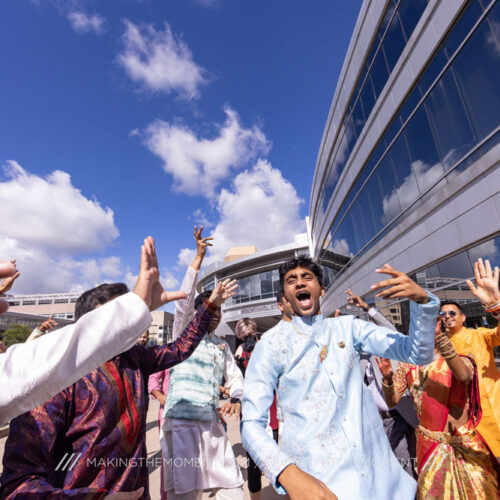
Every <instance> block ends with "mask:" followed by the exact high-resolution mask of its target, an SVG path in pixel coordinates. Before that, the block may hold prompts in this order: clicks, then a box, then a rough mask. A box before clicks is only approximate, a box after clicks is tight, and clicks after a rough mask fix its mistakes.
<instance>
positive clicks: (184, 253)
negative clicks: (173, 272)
mask: <svg viewBox="0 0 500 500" xmlns="http://www.w3.org/2000/svg"><path fill="white" fill-rule="evenodd" d="M195 256H196V250H195V249H194V248H181V250H180V251H179V255H178V257H177V265H178V266H179V267H182V268H186V267H188V266H189V264H191V262H193V260H194V258H195Z"/></svg>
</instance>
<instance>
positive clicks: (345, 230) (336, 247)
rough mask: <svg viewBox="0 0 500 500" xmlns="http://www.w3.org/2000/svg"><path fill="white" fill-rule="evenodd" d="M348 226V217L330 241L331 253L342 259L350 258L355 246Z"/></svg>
mask: <svg viewBox="0 0 500 500" xmlns="http://www.w3.org/2000/svg"><path fill="white" fill-rule="evenodd" d="M350 226H351V225H350V221H349V217H346V218H345V219H344V220H343V222H342V224H341V225H340V227H339V229H338V231H337V232H336V234H335V236H334V238H333V241H332V251H333V252H335V253H338V254H340V255H342V256H344V257H351V256H352V255H353V253H354V250H355V246H356V244H355V241H354V237H353V235H352V228H351V227H350Z"/></svg>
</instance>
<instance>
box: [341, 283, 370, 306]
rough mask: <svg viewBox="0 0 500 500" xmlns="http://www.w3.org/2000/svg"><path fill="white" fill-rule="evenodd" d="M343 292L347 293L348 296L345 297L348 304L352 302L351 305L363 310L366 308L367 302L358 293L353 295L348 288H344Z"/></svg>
mask: <svg viewBox="0 0 500 500" xmlns="http://www.w3.org/2000/svg"><path fill="white" fill-rule="evenodd" d="M344 293H346V294H347V295H349V298H348V299H347V303H348V304H352V305H353V306H356V307H360V308H361V309H363V310H364V311H367V310H368V304H367V303H366V302H365V301H364V300H363V299H362V298H361V297H360V296H359V295H355V294H354V293H353V292H352V290H351V289H350V288H348V289H347V290H345V292H344Z"/></svg>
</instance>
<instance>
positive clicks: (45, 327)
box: [38, 314, 59, 333]
mask: <svg viewBox="0 0 500 500" xmlns="http://www.w3.org/2000/svg"><path fill="white" fill-rule="evenodd" d="M53 317H54V315H53V314H51V315H50V316H49V319H48V320H47V321H44V322H43V323H42V324H41V325H40V326H39V327H38V329H39V330H40V331H41V332H42V333H47V332H48V331H49V330H51V329H52V328H54V327H56V326H57V325H58V324H59V323H57V322H56V321H54V320H53V319H52V318H53Z"/></svg>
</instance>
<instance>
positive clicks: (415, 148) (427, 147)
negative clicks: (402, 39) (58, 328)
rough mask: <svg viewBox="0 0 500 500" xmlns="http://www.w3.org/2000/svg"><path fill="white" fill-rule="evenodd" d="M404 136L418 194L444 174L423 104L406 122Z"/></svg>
mask: <svg viewBox="0 0 500 500" xmlns="http://www.w3.org/2000/svg"><path fill="white" fill-rule="evenodd" d="M405 137H406V141H407V143H408V149H409V152H410V158H411V166H412V169H413V171H414V172H415V177H416V179H417V184H418V187H419V190H420V194H423V193H424V192H425V191H426V190H427V189H429V188H430V187H431V186H433V185H434V184H436V183H437V182H438V181H439V179H440V178H441V177H442V176H443V174H444V170H443V166H442V165H441V162H440V160H439V155H438V152H437V148H436V144H435V142H434V138H433V136H432V132H431V126H430V123H429V120H428V119H427V114H426V112H425V106H421V107H420V109H418V111H417V112H416V113H415V114H414V115H413V117H412V119H411V120H410V121H409V122H408V125H407V126H406V128H405Z"/></svg>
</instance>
